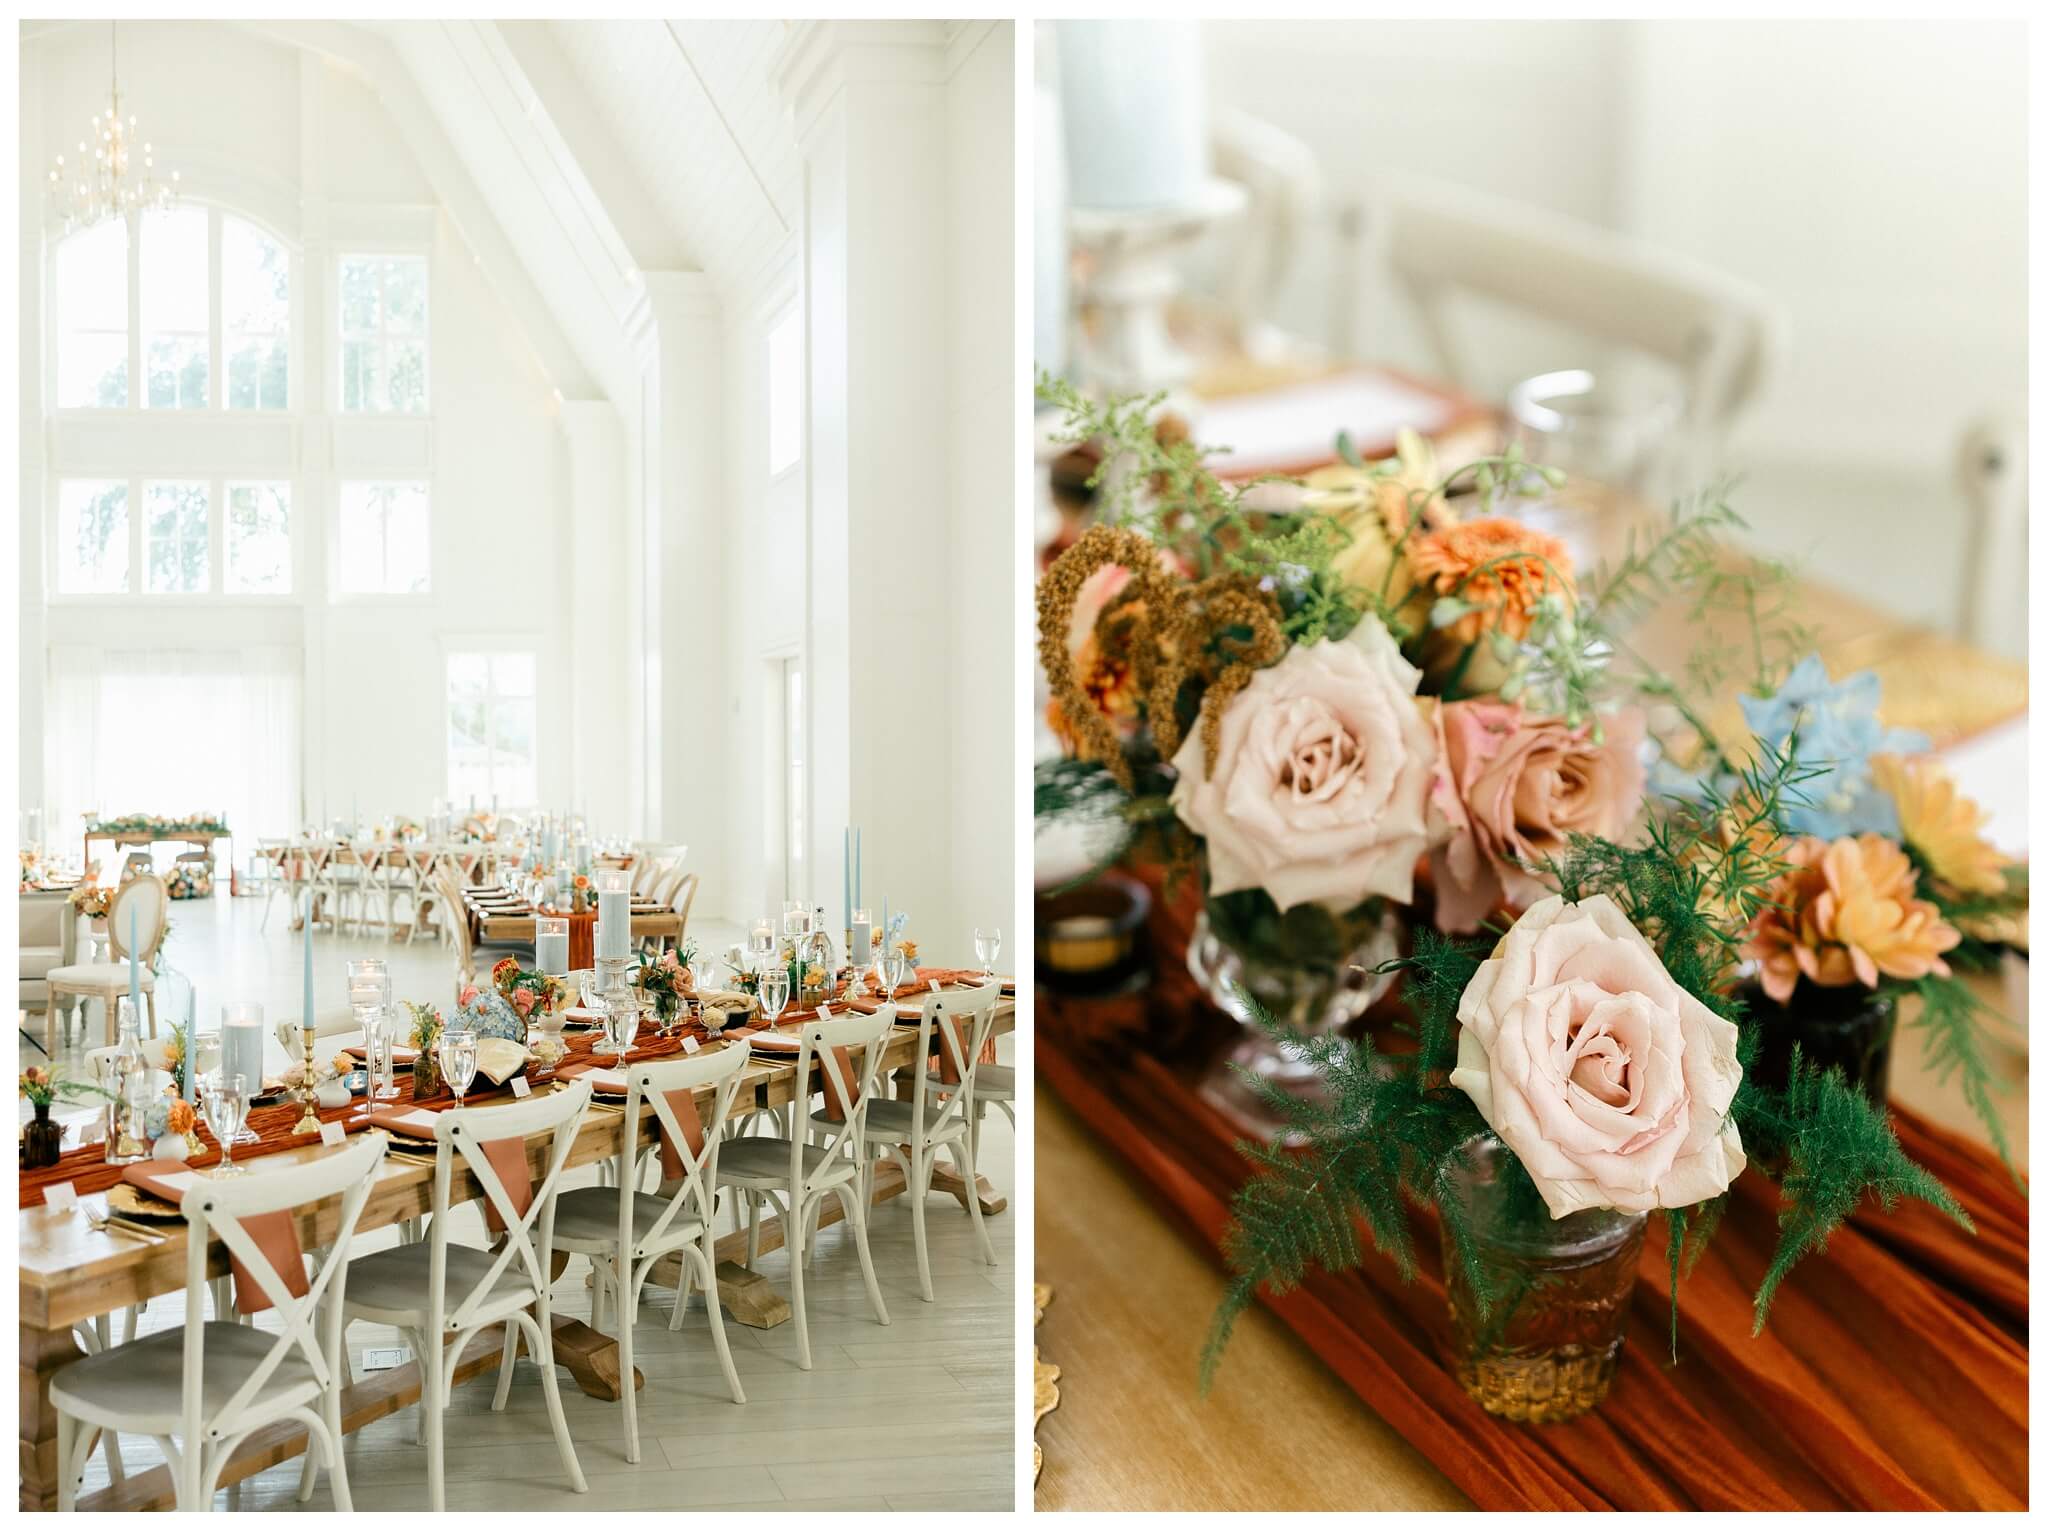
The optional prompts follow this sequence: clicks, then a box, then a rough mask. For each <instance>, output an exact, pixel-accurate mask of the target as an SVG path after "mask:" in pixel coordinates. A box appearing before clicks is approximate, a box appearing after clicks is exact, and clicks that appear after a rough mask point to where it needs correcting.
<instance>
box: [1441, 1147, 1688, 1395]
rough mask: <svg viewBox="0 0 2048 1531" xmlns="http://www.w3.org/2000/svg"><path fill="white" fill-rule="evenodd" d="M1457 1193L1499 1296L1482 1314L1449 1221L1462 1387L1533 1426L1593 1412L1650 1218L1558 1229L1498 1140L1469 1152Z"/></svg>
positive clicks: (1605, 1383) (1450, 1289)
mask: <svg viewBox="0 0 2048 1531" xmlns="http://www.w3.org/2000/svg"><path fill="white" fill-rule="evenodd" d="M1517 1181H1519V1182H1520V1184H1519V1185H1518V1184H1516V1182H1517ZM1449 1194H1450V1195H1452V1196H1455V1197H1456V1198H1457V1199H1458V1203H1459V1206H1460V1207H1462V1209H1463V1210H1464V1212H1465V1214H1466V1222H1467V1225H1468V1226H1469V1228H1470V1229H1471V1237H1472V1240H1473V1245H1474V1249H1475V1252H1476V1254H1477V1257H1478V1264H1479V1266H1480V1269H1481V1272H1482V1273H1483V1275H1484V1278H1485V1281H1486V1286H1487V1290H1488V1291H1489V1292H1490V1293H1491V1294H1492V1297H1491V1301H1490V1304H1489V1305H1488V1306H1487V1307H1486V1308H1485V1309H1484V1310H1482V1307H1481V1304H1480V1302H1479V1300H1478V1297H1477V1295H1476V1294H1475V1292H1474V1291H1473V1288H1472V1283H1471V1281H1470V1280H1469V1279H1468V1277H1467V1274H1466V1268H1465V1262H1464V1261H1463V1259H1462V1258H1461V1257H1460V1255H1459V1252H1458V1250H1457V1249H1456V1247H1455V1245H1454V1240H1453V1238H1452V1236H1451V1233H1450V1225H1449V1219H1445V1220H1444V1225H1445V1231H1444V1240H1443V1243H1444V1286H1445V1290H1446V1292H1447V1294H1448V1296H1449V1298H1450V1306H1451V1333H1450V1362H1451V1367H1452V1370H1453V1371H1454V1372H1455V1373H1456V1375H1457V1378H1458V1385H1459V1386H1460V1387H1462V1388H1464V1390H1465V1391H1466V1392H1467V1393H1469V1394H1470V1395H1471V1396H1472V1397H1473V1398H1474V1399H1475V1400H1477V1401H1478V1403H1479V1406H1480V1407H1481V1408H1483V1409H1485V1410H1486V1412H1487V1413H1489V1414H1498V1415H1501V1416H1503V1417H1504V1418H1507V1419H1518V1420H1525V1421H1527V1422H1528V1423H1530V1424H1539V1425H1540V1424H1551V1423H1554V1422H1556V1421H1558V1420H1566V1419H1573V1418H1575V1417H1577V1416H1578V1415H1581V1414H1584V1413H1585V1412H1586V1411H1587V1410H1589V1409H1592V1408H1595V1407H1597V1406H1598V1405H1599V1403H1600V1401H1601V1400H1602V1399H1603V1398H1605V1397H1606V1396H1607V1389H1608V1388H1609V1386H1611V1385H1612V1384H1613V1381H1614V1371H1615V1367H1616V1366H1617V1365H1618V1364H1619V1363H1620V1360H1621V1347H1622V1343H1623V1341H1624V1339H1625V1337H1626V1333H1625V1331H1626V1329H1627V1324H1628V1307H1629V1296H1630V1293H1631V1292H1632V1291H1633V1290H1634V1288H1635V1280H1636V1264H1637V1261H1638V1259H1639V1257H1640V1256H1641V1254H1642V1250H1643V1228H1644V1226H1645V1224H1646V1223H1647V1221H1648V1219H1647V1218H1646V1217H1644V1215H1643V1214H1642V1213H1640V1212H1634V1213H1631V1212H1606V1211H1601V1212H1574V1213H1573V1214H1571V1215H1570V1216H1569V1217H1563V1218H1555V1219H1553V1218H1552V1217H1551V1216H1550V1214H1549V1212H1548V1211H1547V1209H1545V1207H1544V1206H1543V1203H1542V1200H1541V1198H1539V1197H1537V1196H1536V1195H1535V1192H1534V1190H1533V1188H1531V1187H1530V1186H1529V1185H1528V1184H1527V1182H1526V1180H1523V1179H1522V1177H1521V1176H1520V1174H1519V1172H1517V1171H1515V1168H1514V1166H1513V1164H1512V1163H1511V1162H1510V1161H1509V1155H1508V1151H1507V1150H1506V1149H1505V1148H1503V1147H1502V1146H1501V1145H1500V1144H1499V1143H1498V1142H1497V1141H1496V1140H1495V1139H1493V1138H1491V1137H1477V1138H1474V1139H1472V1140H1471V1141H1470V1142H1469V1143H1467V1144H1466V1145H1465V1148H1464V1150H1463V1154H1462V1163H1461V1164H1460V1166H1459V1168H1458V1170H1457V1171H1456V1172H1455V1173H1454V1174H1453V1177H1452V1186H1451V1189H1450V1191H1449Z"/></svg>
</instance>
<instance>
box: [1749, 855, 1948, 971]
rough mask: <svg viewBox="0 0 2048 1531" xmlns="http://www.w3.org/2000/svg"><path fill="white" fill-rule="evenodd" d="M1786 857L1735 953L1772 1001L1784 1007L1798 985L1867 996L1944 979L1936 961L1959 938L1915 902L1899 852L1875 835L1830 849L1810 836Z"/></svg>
mask: <svg viewBox="0 0 2048 1531" xmlns="http://www.w3.org/2000/svg"><path fill="white" fill-rule="evenodd" d="M1784 854H1785V859H1786V860H1787V861H1788V862H1790V863H1791V866H1790V868H1789V869H1788V870H1787V871H1786V872H1785V873H1784V875H1783V876H1781V877H1779V878H1778V879H1777V881H1775V882H1774V883H1772V884H1771V887H1770V889H1769V890H1768V892H1767V893H1766V895H1765V896H1766V897H1767V898H1768V899H1769V900H1770V905H1769V906H1768V907H1766V908H1764V909H1763V910H1761V911H1759V912H1758V914H1757V917H1756V919H1755V920H1754V921H1753V922H1752V923H1751V925H1750V934H1749V939H1748V941H1747V942H1745V943H1744V945H1743V949H1742V950H1743V955H1744V956H1746V957H1750V958H1753V959H1755V961H1756V963H1757V965H1758V967H1759V968H1760V969H1761V973H1760V977H1761V980H1762V983H1763V987H1764V992H1765V993H1766V994H1768V995H1770V997H1771V998H1772V999H1774V1000H1776V1001H1777V1002H1778V1003H1779V1004H1781V1005H1782V1004H1784V1003H1786V1002H1787V1001H1788V1000H1790V999H1791V997H1792V991H1793V989H1794V988H1796V987H1797V986H1798V983H1799V980H1800V979H1801V978H1805V979H1807V980H1808V981H1809V982H1811V983H1815V984H1819V985H1821V986H1822V987H1824V988H1846V987H1848V986H1849V985H1851V984H1856V983H1860V984H1862V985H1863V986H1864V987H1865V988H1870V989H1874V988H1876V987H1877V984H1878V979H1879V978H1880V977H1886V978H1899V979H1908V980H1910V979H1915V978H1924V977H1926V976H1927V975H1928V974H1930V973H1938V974H1940V975H1941V976H1942V977H1944V978H1945V977H1947V976H1948V964H1947V963H1945V962H1943V961H1942V960H1941V954H1942V953H1943V952H1945V951H1947V950H1948V949H1949V948H1950V947H1952V946H1954V945H1955V944H1956V943H1957V942H1958V941H1960V940H1961V939H1962V937H1961V936H1960V935H1959V934H1958V933H1957V931H1956V930H1955V928H1954V927H1953V926H1951V925H1949V924H1948V923H1947V922H1945V921H1944V920H1943V919H1942V917H1941V912H1940V911H1939V910H1937V909H1936V908H1935V907H1934V905H1932V904H1930V903H1928V902H1927V901H1926V900H1925V899H1921V898H1916V897H1914V894H1915V893H1916V892H1918V890H1919V883H1918V879H1917V878H1916V877H1915V875H1914V872H1913V863H1912V862H1911V861H1909V860H1907V859H1906V853H1905V852H1904V851H1902V850H1900V849H1899V847H1898V846H1897V845H1895V844H1893V843H1892V842H1891V841H1890V840H1887V839H1885V837H1884V836H1882V835H1872V834H1864V835H1857V836H1855V837H1854V838H1844V839H1840V840H1837V841H1835V842H1834V843H1832V844H1829V843H1828V842H1827V841H1824V840H1820V839H1817V838H1815V837H1813V836H1811V835H1809V836H1806V837H1805V838H1803V839H1800V840H1795V841H1794V842H1792V844H1791V845H1790V846H1788V847H1787V848H1786V850H1785V853H1784Z"/></svg>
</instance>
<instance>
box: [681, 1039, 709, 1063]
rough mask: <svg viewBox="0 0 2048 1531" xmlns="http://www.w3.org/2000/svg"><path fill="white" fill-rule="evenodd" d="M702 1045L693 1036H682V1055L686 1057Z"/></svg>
mask: <svg viewBox="0 0 2048 1531" xmlns="http://www.w3.org/2000/svg"><path fill="white" fill-rule="evenodd" d="M703 1046H704V1044H703V1043H702V1042H699V1041H698V1040H697V1039H696V1038H695V1037H692V1036H685V1037H684V1038H683V1056H684V1057H686V1058H687V1057H688V1056H689V1055H690V1054H691V1053H694V1052H697V1051H698V1050H700V1049H701V1048H702V1047H703Z"/></svg>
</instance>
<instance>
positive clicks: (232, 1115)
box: [200, 1074, 249, 1179]
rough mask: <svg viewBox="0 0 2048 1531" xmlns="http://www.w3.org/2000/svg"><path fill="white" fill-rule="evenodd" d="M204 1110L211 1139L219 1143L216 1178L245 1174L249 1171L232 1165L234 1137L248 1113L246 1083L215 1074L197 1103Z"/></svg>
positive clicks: (247, 1085)
mask: <svg viewBox="0 0 2048 1531" xmlns="http://www.w3.org/2000/svg"><path fill="white" fill-rule="evenodd" d="M200 1104H201V1105H202V1106H204V1107H205V1109H206V1125H207V1126H208V1127H209V1128H210V1129H212V1132H213V1140H214V1141H215V1142H216V1143H218V1144H220V1164H219V1166H218V1167H217V1168H216V1169H215V1170H214V1172H213V1174H214V1177H215V1178H216V1179H226V1178H227V1177H229V1176H231V1175H246V1174H248V1173H249V1171H248V1170H247V1169H246V1168H245V1167H243V1166H242V1165H238V1164H236V1163H235V1134H236V1133H238V1132H240V1131H241V1130H242V1122H243V1120H244V1118H246V1117H247V1116H248V1114H249V1081H248V1080H247V1079H246V1078H244V1077H243V1076H242V1075H240V1074H216V1075H214V1076H212V1077H211V1078H210V1079H209V1080H208V1081H207V1090H206V1095H205V1098H204V1099H203V1100H202V1101H201V1102H200Z"/></svg>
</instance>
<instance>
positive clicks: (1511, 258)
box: [1345, 178, 1772, 484]
mask: <svg viewBox="0 0 2048 1531" xmlns="http://www.w3.org/2000/svg"><path fill="white" fill-rule="evenodd" d="M1365 223H1366V224H1367V225H1368V230H1369V231H1368V235H1367V237H1368V239H1369V240H1370V241H1371V242H1372V243H1373V244H1375V245H1376V246H1377V252H1376V253H1377V255H1378V256H1379V258H1380V259H1381V260H1383V262H1384V265H1383V267H1382V269H1383V270H1384V271H1385V272H1386V273H1387V274H1388V275H1389V276H1390V277H1391V279H1392V281H1393V284H1394V285H1395V286H1396V287H1397V288H1398V289H1399V290H1400V291H1401V292H1402V293H1403V294H1405V296H1406V297H1407V298H1408V299H1409V301H1410V302H1411V303H1412V305H1413V311H1414V313H1415V316H1416V318H1417V320H1418V321H1419V323H1420V326H1421V329H1422V332H1423V336H1424V338H1425V339H1426V341H1427V342H1428V344H1429V346H1430V348H1431V350H1432V351H1433V352H1434V353H1435V355H1434V362H1435V365H1436V367H1437V368H1438V369H1439V371H1440V372H1441V373H1442V375H1443V376H1444V377H1445V378H1446V379H1448V380H1449V381H1451V382H1454V383H1456V384H1458V385H1459V386H1460V387H1463V388H1465V389H1466V390H1468V391H1482V392H1484V391H1491V390H1492V389H1493V388H1495V387H1496V386H1497V382H1496V380H1492V379H1488V378H1483V377H1481V376H1480V375H1479V373H1478V372H1477V370H1476V369H1475V367H1474V366H1473V360H1474V355H1475V350H1468V349H1467V348H1466V347H1465V346H1463V345H1462V344H1461V343H1460V341H1459V337H1458V334H1457V331H1456V326H1455V325H1454V324H1453V323H1452V315H1451V308H1452V305H1453V303H1454V302H1455V301H1456V300H1457V299H1459V298H1460V297H1477V298H1479V299H1482V300H1484V301H1488V302H1491V303H1495V304H1502V305H1506V306H1507V307H1509V308H1512V309H1516V310H1519V311H1521V312H1522V313H1524V314H1530V315H1537V316H1540V317H1541V318H1542V319H1543V320H1545V321H1547V322H1549V323H1551V324H1554V325H1558V326H1561V327H1563V328H1565V329H1567V330H1569V331H1571V332H1573V334H1574V335H1575V336H1578V337H1583V339H1585V340H1590V341H1592V342H1595V343H1601V344H1605V345H1607V346H1612V347H1618V348H1620V350H1621V351H1622V352H1623V353H1624V354H1625V355H1626V356H1627V357H1629V358H1630V359H1632V360H1634V361H1636V362H1637V363H1640V362H1641V361H1643V360H1648V361H1650V362H1652V363H1654V364H1656V365H1658V366H1659V367H1661V368H1663V369H1667V371H1668V373H1669V374H1670V375H1671V376H1672V377H1673V378H1674V379H1675V382H1676V385H1677V404H1678V417H1677V421H1676V424H1675V426H1674V428H1673V429H1672V430H1671V431H1670V432H1669V433H1668V436H1667V437H1666V439H1665V440H1664V441H1663V442H1662V443H1661V444H1660V446H1659V447H1658V449H1657V450H1656V451H1655V453H1654V456H1653V460H1652V461H1651V462H1650V463H1649V465H1648V468H1647V470H1646V471H1647V472H1648V473H1649V475H1650V479H1651V481H1652V482H1654V483H1656V484H1665V483H1671V482H1678V483H1691V482H1693V481H1695V480H1696V479H1697V478H1698V477H1699V476H1700V475H1701V474H1704V473H1706V472H1709V471H1711V470H1712V469H1713V468H1714V467H1716V466H1718V464H1717V462H1716V457H1717V455H1718V452H1719V449H1720V445H1721V443H1722V441H1723V440H1725V438H1726V436H1727V433H1728V430H1729V428H1730V427H1731V426H1732V424H1733V423H1734V421H1735V419H1736V418H1737V416H1739V415H1740V413H1741V412H1742V410H1743V409H1744V407H1745V406H1746V405H1747V404H1748V403H1749V401H1750V400H1752V399H1753V398H1755V397H1756V395H1757V392H1758V389H1759V387H1760V385H1761V382H1762V379H1763V377H1764V375H1765V372H1766V370H1767V366H1768V362H1769V355H1770V346H1771V330H1772V321H1771V315H1770V310H1769V307H1768V305H1767V303H1766V300H1765V298H1764V296H1763V294H1762V293H1760V292H1759V291H1758V290H1756V289H1755V288H1753V287H1751V286H1749V285H1747V284H1746V283H1743V282H1741V281H1738V280H1737V279H1735V278H1733V277H1730V276H1728V275H1726V274H1724V273H1722V272H1720V271H1717V270H1714V269H1713V268H1711V267H1708V266H1705V265H1702V264H1700V263H1698V262H1695V261H1691V260H1689V259H1687V258H1685V257H1683V256H1681V255H1680V254H1678V253H1677V252H1675V251H1671V250H1667V249H1663V248H1660V247H1658V246H1655V245H1652V244H1650V243H1648V242H1646V241H1643V240H1639V239H1633V238H1630V237H1628V236H1626V235H1622V234H1618V233H1615V232H1613V231H1612V230H1608V229H1601V228H1597V227H1595V226H1593V225H1591V224H1585V223H1579V222H1576V221H1574V220H1573V219H1570V218H1567V217H1565V216H1563V215H1561V214H1558V213H1553V212H1550V211H1548V210H1547V209H1543V208H1538V207H1533V206H1529V205H1527V204H1524V203H1519V202H1514V201H1509V200H1506V199H1502V198H1498V197H1493V196H1489V195H1487V194H1485V193H1482V192H1478V191H1474V190H1471V189H1469V188H1465V187H1458V186H1452V185H1448V184H1445V183H1441V182H1431V181H1425V180H1422V179H1418V178H1403V179H1401V180H1400V181H1398V182H1396V183H1393V184H1389V185H1387V186H1385V187H1382V188H1380V189H1379V190H1378V191H1377V192H1376V193H1375V194H1374V195H1373V196H1372V197H1371V198H1370V199H1369V201H1368V205H1367V208H1366V216H1365ZM1382 306H1384V305H1382ZM1345 343H1346V348H1347V350H1349V351H1350V354H1353V355H1357V354H1361V347H1362V345H1363V342H1362V340H1361V339H1360V337H1355V336H1352V337H1345ZM1590 365H1595V363H1594V362H1592V361H1588V360H1584V359H1581V358H1580V357H1576V356H1573V357H1563V358H1561V359H1560V360H1559V361H1558V362H1557V363H1556V368H1569V367H1578V366H1590ZM1598 365H1600V366H1602V367H1605V366H1606V364H1605V363H1604V362H1603V363H1599V364H1598ZM1553 370H1554V369H1553Z"/></svg>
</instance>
